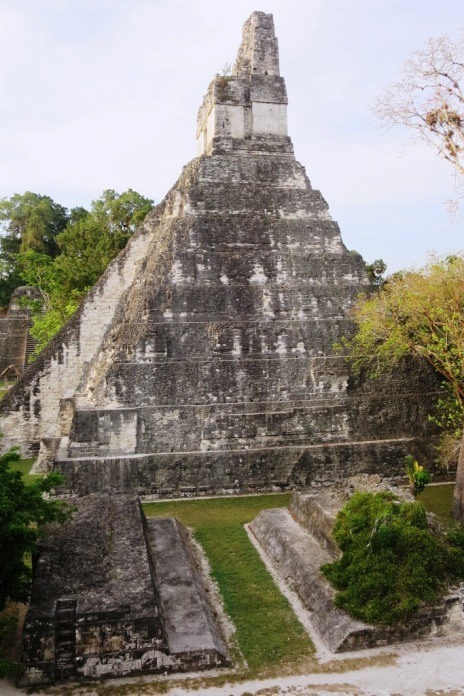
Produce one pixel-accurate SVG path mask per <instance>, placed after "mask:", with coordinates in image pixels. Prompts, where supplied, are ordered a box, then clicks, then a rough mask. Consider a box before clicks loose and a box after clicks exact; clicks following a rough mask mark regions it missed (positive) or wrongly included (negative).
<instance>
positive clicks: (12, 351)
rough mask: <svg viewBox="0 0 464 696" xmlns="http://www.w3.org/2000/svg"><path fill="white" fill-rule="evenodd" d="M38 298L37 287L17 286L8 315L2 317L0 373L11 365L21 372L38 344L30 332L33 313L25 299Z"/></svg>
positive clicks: (0, 323) (0, 328)
mask: <svg viewBox="0 0 464 696" xmlns="http://www.w3.org/2000/svg"><path fill="white" fill-rule="evenodd" d="M37 299H39V300H40V293H39V291H38V290H37V288H32V287H29V286H22V287H20V288H16V290H15V291H14V292H13V295H12V296H11V301H10V304H9V306H8V311H7V314H6V317H2V318H0V374H2V372H3V371H4V370H6V369H7V368H9V367H10V366H13V368H14V369H15V372H17V374H21V373H22V372H23V370H24V367H25V365H26V362H27V360H28V358H29V356H30V355H31V354H32V351H33V350H34V348H35V346H36V341H35V340H34V339H33V338H32V336H31V335H30V333H29V328H30V325H31V313H30V310H29V309H28V308H27V307H26V306H25V305H24V304H23V300H37ZM14 376H16V375H14Z"/></svg>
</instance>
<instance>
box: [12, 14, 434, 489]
mask: <svg viewBox="0 0 464 696" xmlns="http://www.w3.org/2000/svg"><path fill="white" fill-rule="evenodd" d="M278 73H279V69H278V48H277V40H276V38H275V35H274V25H273V20H272V16H271V15H266V14H264V13H260V12H256V13H253V14H252V15H251V17H250V19H249V20H248V21H247V22H246V23H245V26H244V32H243V40H242V44H241V46H240V49H239V52H238V57H237V62H236V65H235V68H234V71H233V74H232V75H231V76H224V77H219V76H216V78H214V80H213V82H212V83H211V85H210V88H209V90H208V94H207V96H206V97H205V100H204V102H203V106H202V107H201V109H200V114H199V122H198V123H199V133H200V135H201V134H203V135H202V136H201V137H200V140H201V138H203V140H202V143H203V145H202V148H203V149H201V152H202V154H201V156H199V157H197V158H196V159H194V160H193V161H192V162H190V163H189V164H188V165H187V166H186V167H185V168H184V170H183V172H182V174H181V176H180V178H179V180H178V181H177V183H176V184H175V185H174V187H173V188H172V189H171V191H170V192H169V193H168V194H167V196H166V198H165V199H164V201H163V202H162V203H161V204H160V205H159V206H157V207H156V208H155V209H154V210H153V211H152V212H151V213H150V214H149V215H148V216H147V218H146V219H145V221H144V223H143V225H142V226H141V227H140V228H139V230H138V231H137V232H136V233H135V234H134V235H133V237H132V238H131V240H130V241H129V244H128V246H127V247H126V249H125V250H124V251H123V252H122V253H121V255H120V256H119V257H118V258H117V259H115V261H113V263H112V264H111V265H110V266H109V268H108V270H107V271H106V273H105V274H104V276H103V277H102V278H101V279H100V281H99V282H98V283H97V284H96V286H95V287H94V288H93V290H92V291H91V293H90V294H89V295H88V297H87V298H86V300H85V302H84V304H83V305H82V307H81V309H80V310H79V312H78V313H77V314H76V315H75V317H74V318H73V319H71V321H70V323H69V324H68V325H67V326H66V327H65V328H64V329H63V331H62V332H61V333H60V334H59V335H58V336H57V337H56V339H55V340H54V342H53V344H52V345H51V346H50V347H49V348H47V349H46V351H45V352H44V353H43V354H42V356H41V357H40V358H39V359H38V360H37V361H36V363H35V365H33V366H31V367H30V368H29V370H28V371H27V373H26V375H25V376H24V378H23V379H22V380H21V381H20V383H19V384H18V385H17V386H16V387H15V388H14V389H13V390H12V391H11V392H10V393H9V394H8V395H7V397H6V400H4V401H3V402H2V403H1V405H0V409H1V410H2V411H3V416H4V418H3V427H2V430H3V432H5V434H6V436H7V442H8V444H9V443H15V442H19V443H20V444H21V445H22V447H23V450H24V451H31V450H34V448H37V447H38V446H39V443H40V457H39V468H42V470H46V469H47V468H50V467H51V466H54V467H55V468H57V469H59V470H60V471H62V472H63V473H64V474H65V476H66V478H67V487H68V490H70V491H74V492H78V493H81V494H82V493H89V492H92V491H96V490H100V489H102V488H104V487H105V486H106V485H111V486H112V487H114V488H115V489H116V490H119V491H126V492H127V491H130V490H136V491H138V492H140V493H148V494H151V495H159V496H164V495H179V494H181V495H192V494H204V493H219V492H238V491H256V490H269V489H275V488H278V489H281V488H290V487H294V486H309V485H318V486H319V485H324V484H327V483H330V482H332V481H334V480H343V479H344V478H346V477H347V476H349V475H351V474H356V473H365V472H378V473H380V474H381V475H382V476H386V477H392V476H399V475H401V474H402V473H403V464H402V462H403V458H404V456H405V454H406V453H408V452H412V453H413V454H415V455H416V456H417V457H420V459H421V461H424V462H427V463H428V464H430V461H429V460H428V457H427V450H426V449H425V447H424V441H425V440H426V439H429V440H430V435H431V432H432V426H431V425H430V423H429V422H428V419H427V414H428V413H429V411H430V407H431V404H432V403H433V400H434V399H435V394H436V389H437V385H436V382H435V380H434V378H433V376H432V375H431V374H430V372H429V371H428V370H426V369H425V368H423V367H420V366H419V365H416V364H412V363H411V364H408V365H405V367H404V370H403V371H396V372H395V373H394V374H392V375H391V376H390V377H389V378H388V379H386V380H383V381H377V382H376V383H372V384H371V383H370V382H368V381H366V380H365V379H364V377H363V376H360V377H354V376H353V375H351V374H350V372H349V370H348V367H347V365H346V362H345V359H344V357H343V356H342V355H339V354H337V353H336V352H335V350H334V344H335V343H337V342H338V341H339V340H340V339H341V337H342V336H344V335H347V334H350V332H351V331H352V325H351V322H350V308H351V307H352V305H353V302H354V300H355V299H356V298H357V296H358V295H359V294H360V293H361V292H370V286H369V282H368V278H367V275H366V272H365V266H364V262H363V260H362V258H361V257H360V256H359V254H357V253H356V252H350V251H348V250H347V249H346V247H345V245H344V244H343V241H342V239H341V236H340V230H339V227H338V225H337V223H336V222H334V221H333V220H332V218H331V216H330V214H329V210H328V206H327V203H326V201H325V200H324V198H323V196H322V195H321V193H320V192H319V191H317V190H315V189H314V188H313V187H312V185H311V183H310V181H309V179H308V177H307V175H306V172H305V169H304V167H303V166H302V165H301V164H300V163H299V162H297V160H296V159H295V156H294V152H293V146H292V143H291V140H290V138H289V137H288V136H287V130H286V120H285V110H286V108H287V95H286V90H285V83H284V80H283V78H282V77H280V75H279V74H278ZM429 451H430V449H429Z"/></svg>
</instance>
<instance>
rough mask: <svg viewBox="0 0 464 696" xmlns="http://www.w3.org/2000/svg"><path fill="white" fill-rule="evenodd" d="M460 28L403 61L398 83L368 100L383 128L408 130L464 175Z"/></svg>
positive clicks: (463, 39)
mask: <svg viewBox="0 0 464 696" xmlns="http://www.w3.org/2000/svg"><path fill="white" fill-rule="evenodd" d="M463 90H464V30H461V31H460V32H459V34H458V35H457V36H456V37H455V38H453V37H452V36H449V35H447V34H444V35H443V36H439V37H436V38H431V39H429V40H428V41H427V43H426V45H425V48H423V49H422V50H419V51H415V52H414V53H413V54H412V55H411V56H410V58H409V59H408V60H407V61H406V62H405V63H404V65H403V68H402V76H401V79H400V80H399V81H398V82H395V83H393V84H391V85H389V86H387V87H386V89H385V91H384V93H383V94H382V95H381V96H379V97H378V98H377V99H376V101H375V102H374V107H373V111H374V113H375V114H376V115H377V116H378V117H379V118H380V119H381V120H383V121H384V122H385V123H386V124H387V125H391V126H393V125H403V126H407V127H408V128H410V129H411V130H412V131H413V132H414V133H415V134H416V135H417V137H418V139H419V140H422V141H423V142H425V143H427V145H430V146H431V147H433V148H434V150H435V152H436V153H437V154H438V156H439V157H440V158H441V159H444V160H446V161H447V162H448V163H449V164H451V166H452V167H453V168H454V169H455V171H456V172H457V174H458V177H457V180H456V181H457V184H456V188H457V190H458V191H459V192H460V193H461V194H462V195H464V193H463V182H464V179H463V178H461V177H462V176H463V175H464V92H463Z"/></svg>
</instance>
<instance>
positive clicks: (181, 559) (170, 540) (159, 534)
mask: <svg viewBox="0 0 464 696" xmlns="http://www.w3.org/2000/svg"><path fill="white" fill-rule="evenodd" d="M146 536H147V542H148V546H149V549H150V552H151V555H152V558H153V565H154V575H155V584H156V587H157V590H158V593H159V604H160V610H161V616H162V620H163V624H164V627H165V630H166V638H167V642H168V648H169V654H170V655H171V656H172V657H173V658H177V657H179V656H182V657H183V665H184V667H183V668H184V669H187V667H188V668H189V669H193V668H197V669H200V668H203V667H207V666H223V665H229V664H230V657H229V653H228V650H227V647H226V645H225V643H224V641H223V640H222V637H221V635H220V632H219V628H218V625H217V622H216V619H215V617H214V614H213V611H212V609H211V607H210V605H209V602H208V599H207V596H206V592H205V588H204V586H203V582H202V579H201V576H200V571H199V569H198V567H197V564H196V561H195V558H194V555H193V552H192V550H191V548H190V541H189V536H188V532H187V530H186V528H185V527H184V526H183V525H182V524H180V522H178V521H177V520H176V519H175V518H173V517H157V518H152V519H148V520H147V523H146Z"/></svg>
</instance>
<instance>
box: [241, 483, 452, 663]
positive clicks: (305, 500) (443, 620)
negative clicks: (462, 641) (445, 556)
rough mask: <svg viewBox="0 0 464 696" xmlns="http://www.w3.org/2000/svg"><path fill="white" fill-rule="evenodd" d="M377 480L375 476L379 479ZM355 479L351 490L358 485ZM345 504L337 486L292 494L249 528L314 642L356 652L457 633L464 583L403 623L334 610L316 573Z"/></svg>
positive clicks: (330, 549)
mask: <svg viewBox="0 0 464 696" xmlns="http://www.w3.org/2000/svg"><path fill="white" fill-rule="evenodd" d="M379 478H380V477H379ZM359 483H360V482H359V480H358V481H357V482H356V488H359V487H360V486H359ZM344 502H345V496H344V495H343V493H342V491H340V490H338V491H337V490H332V491H331V492H330V493H328V492H326V491H319V492H317V493H313V494H309V495H308V494H302V493H299V492H297V491H295V492H294V493H293V498H292V504H291V507H290V510H286V509H283V508H277V509H274V510H262V511H261V512H260V513H259V515H258V516H257V517H256V518H255V519H254V520H253V521H252V522H251V524H250V531H251V533H252V534H253V535H254V536H255V538H256V540H257V541H258V543H259V544H260V546H261V547H262V549H263V551H264V553H265V554H266V556H267V557H268V560H269V561H270V563H271V565H272V566H273V567H274V569H275V572H276V573H277V574H278V575H279V576H280V577H281V579H282V580H284V581H285V582H286V583H288V585H289V586H290V587H291V588H292V589H293V590H294V591H295V592H296V593H297V594H298V596H299V598H300V599H301V601H302V603H303V605H304V606H305V607H306V608H307V609H308V610H309V611H310V612H311V625H312V628H313V631H314V634H315V635H314V637H315V638H316V640H318V641H320V642H322V644H323V645H324V646H325V647H326V648H328V649H329V650H330V651H331V652H344V651H349V650H360V649H364V648H372V647H375V646H380V645H386V644H388V643H396V642H399V641H403V640H408V639H412V638H417V637H418V636H427V635H437V636H444V635H449V634H452V633H458V632H459V633H462V630H463V628H464V583H462V584H461V586H460V587H456V588H454V589H453V590H452V591H449V592H448V594H446V595H445V596H444V597H443V598H442V599H441V600H440V602H438V603H437V604H436V605H423V606H421V607H420V609H419V611H418V613H417V614H416V615H415V616H414V617H413V618H412V619H410V620H409V621H408V622H407V623H400V624H396V625H394V626H382V625H377V626H373V625H370V624H366V623H363V622H361V621H357V620H355V619H353V618H352V617H350V616H349V615H348V614H346V613H345V612H344V611H342V610H341V609H338V608H337V607H336V606H335V603H334V597H335V590H334V588H333V587H332V586H331V585H330V583H329V582H328V581H327V580H326V579H325V577H324V576H323V575H322V573H321V571H320V566H321V565H322V564H323V563H330V562H331V561H332V560H333V559H334V558H335V557H337V555H338V554H339V553H340V551H339V549H338V547H337V546H336V544H335V543H334V541H333V538H332V534H331V532H332V527H333V524H334V521H335V517H336V514H337V512H338V511H339V509H340V508H341V507H342V505H343V504H344Z"/></svg>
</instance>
